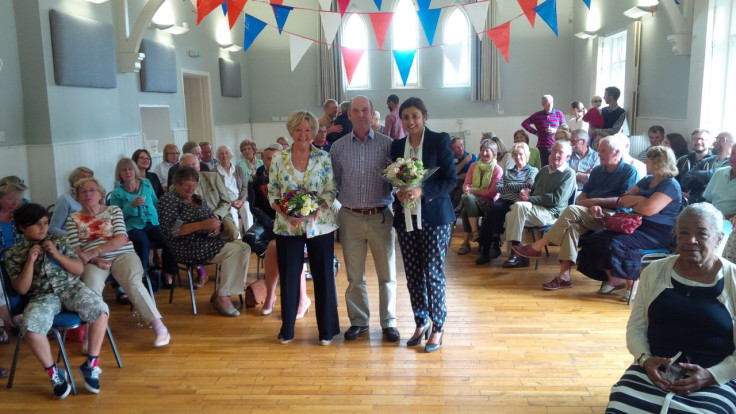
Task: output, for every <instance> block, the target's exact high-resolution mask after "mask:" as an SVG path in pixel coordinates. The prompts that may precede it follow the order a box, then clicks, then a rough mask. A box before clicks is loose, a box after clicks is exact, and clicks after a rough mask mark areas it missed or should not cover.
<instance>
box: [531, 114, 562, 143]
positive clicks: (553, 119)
mask: <svg viewBox="0 0 736 414" xmlns="http://www.w3.org/2000/svg"><path fill="white" fill-rule="evenodd" d="M562 125H565V115H564V114H563V113H562V112H561V111H559V110H557V109H552V111H550V112H549V113H547V112H545V111H544V110H541V111H538V112H535V113H533V114H532V116H530V117H529V118H527V119H525V120H524V122H522V123H521V127H522V128H524V129H526V130H527V131H529V132H530V133H532V134H534V135H536V136H537V148H552V145H554V143H555V133H554V132H549V130H548V128H553V129H554V130H557V129H558V128H559V127H560V126H562Z"/></svg>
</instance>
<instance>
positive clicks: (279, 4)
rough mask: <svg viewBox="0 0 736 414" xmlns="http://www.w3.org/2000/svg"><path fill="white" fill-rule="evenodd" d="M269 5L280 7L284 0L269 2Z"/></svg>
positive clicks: (271, 0)
mask: <svg viewBox="0 0 736 414" xmlns="http://www.w3.org/2000/svg"><path fill="white" fill-rule="evenodd" d="M269 3H271V4H275V5H277V6H281V5H282V4H284V0H270V1H269Z"/></svg>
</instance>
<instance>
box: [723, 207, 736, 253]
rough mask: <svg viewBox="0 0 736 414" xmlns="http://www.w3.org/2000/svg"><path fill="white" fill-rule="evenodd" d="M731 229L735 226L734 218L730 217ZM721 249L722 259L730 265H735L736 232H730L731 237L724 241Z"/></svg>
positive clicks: (735, 219) (735, 220)
mask: <svg viewBox="0 0 736 414" xmlns="http://www.w3.org/2000/svg"><path fill="white" fill-rule="evenodd" d="M729 221H730V222H731V228H732V229H733V226H734V225H736V218H733V217H731V220H729ZM724 246H725V247H724V249H723V258H724V259H726V260H728V261H730V262H731V263H736V231H731V235H730V236H728V240H727V241H726V243H725V245H724Z"/></svg>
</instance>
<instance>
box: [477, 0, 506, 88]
mask: <svg viewBox="0 0 736 414" xmlns="http://www.w3.org/2000/svg"><path fill="white" fill-rule="evenodd" d="M495 24H496V2H491V4H489V5H488V17H487V19H486V27H485V29H486V30H489V29H492V28H493V27H494V26H495ZM484 37H485V39H483V41H482V42H481V41H480V39H479V38H478V36H473V50H474V53H473V68H472V71H473V72H472V74H471V81H470V100H471V101H496V100H499V99H501V76H500V73H499V66H498V52H497V51H496V47H495V46H493V42H491V39H489V38H488V37H487V36H484Z"/></svg>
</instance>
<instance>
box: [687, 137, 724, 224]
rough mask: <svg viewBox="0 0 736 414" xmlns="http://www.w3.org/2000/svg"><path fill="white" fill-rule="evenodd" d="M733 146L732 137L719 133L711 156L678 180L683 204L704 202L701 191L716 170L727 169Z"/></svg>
mask: <svg viewBox="0 0 736 414" xmlns="http://www.w3.org/2000/svg"><path fill="white" fill-rule="evenodd" d="M733 144H734V139H733V135H731V134H729V133H728V132H721V133H720V134H718V136H717V137H716V141H715V144H713V155H710V156H708V157H705V158H703V159H702V160H700V161H699V162H698V163H697V164H695V165H694V166H692V168H690V171H688V172H686V173H685V175H684V176H682V177H681V178H680V186H681V187H682V202H683V204H689V203H700V202H702V201H704V200H705V199H704V198H703V191H705V187H706V186H707V185H708V182H710V180H711V177H713V174H714V173H715V172H716V170H717V169H719V168H723V167H728V165H729V158H730V157H731V147H733ZM721 211H723V210H721ZM724 214H725V213H724Z"/></svg>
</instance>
